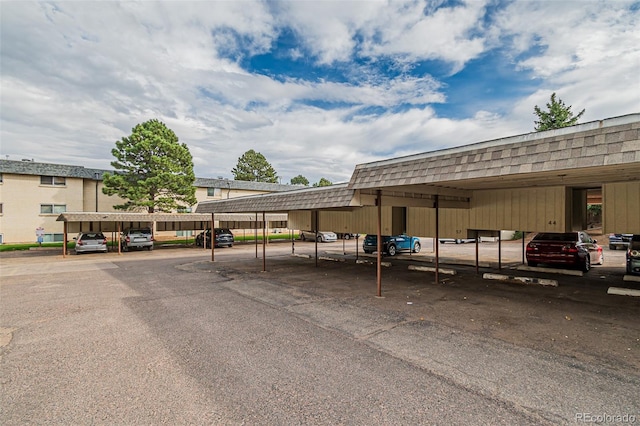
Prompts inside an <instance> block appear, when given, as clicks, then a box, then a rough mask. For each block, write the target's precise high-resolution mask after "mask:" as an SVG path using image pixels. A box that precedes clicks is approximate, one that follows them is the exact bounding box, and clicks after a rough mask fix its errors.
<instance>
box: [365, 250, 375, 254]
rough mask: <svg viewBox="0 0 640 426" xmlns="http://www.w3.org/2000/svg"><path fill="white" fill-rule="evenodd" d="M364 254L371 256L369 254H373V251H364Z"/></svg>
mask: <svg viewBox="0 0 640 426" xmlns="http://www.w3.org/2000/svg"><path fill="white" fill-rule="evenodd" d="M364 252H365V253H367V254H371V253H373V250H365V251H364Z"/></svg>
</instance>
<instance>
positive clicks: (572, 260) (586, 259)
mask: <svg viewBox="0 0 640 426" xmlns="http://www.w3.org/2000/svg"><path fill="white" fill-rule="evenodd" d="M526 253H527V255H526V256H527V263H528V264H529V266H534V267H535V266H538V265H539V264H541V263H544V264H550V265H564V266H569V267H572V268H579V269H582V270H583V271H584V272H588V271H589V269H591V265H592V264H598V265H602V264H603V263H604V254H603V253H602V247H600V246H599V245H598V242H597V241H596V240H594V239H593V238H591V236H590V235H589V234H587V233H586V232H582V231H580V232H542V233H540V234H537V235H536V236H535V237H533V239H532V240H531V242H529V244H527V250H526Z"/></svg>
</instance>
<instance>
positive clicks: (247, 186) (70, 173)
mask: <svg viewBox="0 0 640 426" xmlns="http://www.w3.org/2000/svg"><path fill="white" fill-rule="evenodd" d="M0 173H7V174H16V175H33V176H60V177H67V178H80V179H92V180H95V179H97V180H102V177H103V175H104V174H105V173H114V171H113V170H102V169H91V168H85V167H83V166H72V165H66V164H52V163H38V162H35V161H30V160H29V161H27V160H24V161H17V160H0ZM194 186H196V187H198V188H222V189H235V190H244V191H262V192H282V191H291V190H292V189H301V188H304V186H302V185H283V184H279V183H268V182H249V181H242V180H231V179H211V178H196V180H195V182H194Z"/></svg>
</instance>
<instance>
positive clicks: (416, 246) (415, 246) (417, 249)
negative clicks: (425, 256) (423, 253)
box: [413, 242, 421, 253]
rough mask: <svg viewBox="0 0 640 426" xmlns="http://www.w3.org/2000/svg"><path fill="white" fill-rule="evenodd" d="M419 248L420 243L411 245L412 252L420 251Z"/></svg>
mask: <svg viewBox="0 0 640 426" xmlns="http://www.w3.org/2000/svg"><path fill="white" fill-rule="evenodd" d="M420 248H421V247H420V243H418V242H416V243H415V244H414V245H413V252H414V253H420Z"/></svg>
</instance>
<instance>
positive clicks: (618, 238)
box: [609, 234, 633, 250]
mask: <svg viewBox="0 0 640 426" xmlns="http://www.w3.org/2000/svg"><path fill="white" fill-rule="evenodd" d="M631 237H633V234H609V250H617V249H619V248H621V249H623V250H626V248H627V247H629V241H631Z"/></svg>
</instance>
